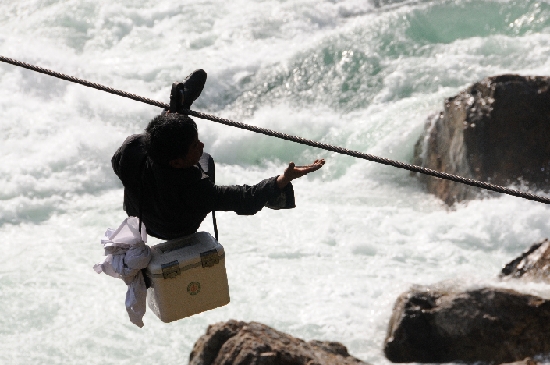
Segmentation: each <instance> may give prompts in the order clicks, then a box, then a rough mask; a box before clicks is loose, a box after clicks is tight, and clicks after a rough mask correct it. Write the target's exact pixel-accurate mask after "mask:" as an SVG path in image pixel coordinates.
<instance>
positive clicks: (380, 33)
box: [0, 0, 550, 364]
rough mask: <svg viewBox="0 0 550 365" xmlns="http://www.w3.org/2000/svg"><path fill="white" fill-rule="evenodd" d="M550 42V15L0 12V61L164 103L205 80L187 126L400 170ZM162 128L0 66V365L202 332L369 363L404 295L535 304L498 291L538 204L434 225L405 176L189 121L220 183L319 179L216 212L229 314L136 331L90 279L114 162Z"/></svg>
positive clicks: (452, 6) (158, 354)
mask: <svg viewBox="0 0 550 365" xmlns="http://www.w3.org/2000/svg"><path fill="white" fill-rule="evenodd" d="M549 34H550V4H549V3H548V2H547V1H486V0H477V1H459V0H455V1H382V0H378V1H372V2H367V1H356V0H347V1H326V2H320V1H308V0H297V1H292V2H288V1H233V2H217V1H203V2H193V3H190V2H188V3H185V4H177V3H175V2H171V1H165V0H158V1H150V0H142V1H128V0H125V1H118V2H116V3H115V2H111V1H104V0H98V1H76V0H74V1H71V0H68V1H61V0H50V1H38V0H36V1H26V0H19V1H9V0H8V1H4V2H2V4H0V54H1V55H3V56H5V57H11V58H15V59H18V60H21V61H25V62H28V63H31V64H36V65H39V66H42V67H46V68H51V69H54V70H56V71H59V72H63V73H66V74H70V75H74V76H77V77H80V78H84V79H87V80H90V81H94V82H98V83H101V84H105V85H108V86H111V87H114V88H117V89H122V90H126V91H129V92H132V93H135V94H139V95H142V96H146V97H149V98H152V99H155V100H159V101H164V102H167V101H168V95H169V92H170V85H171V83H172V82H173V81H175V80H178V79H182V78H183V77H185V76H186V75H187V74H189V73H190V72H191V71H192V70H194V69H196V68H204V69H205V70H206V71H207V72H208V81H207V84H206V87H205V90H204V92H203V94H202V95H201V98H200V99H199V100H198V101H197V102H196V103H195V104H194V109H195V110H198V111H203V112H207V113H212V114H215V115H218V116H220V117H224V118H230V119H233V120H236V121H241V122H244V123H247V124H251V125H257V126H261V127H265V128H270V129H274V130H277V131H281V132H285V133H290V134H294V135H299V136H302V137H304V138H309V139H314V140H318V141H322V142H325V143H330V144H335V145H339V146H343V147H346V148H349V149H353V150H358V151H361V152H366V153H371V154H375V155H378V156H382V157H387V158H391V159H396V160H400V161H404V162H409V161H410V159H411V157H412V151H413V146H414V143H415V142H416V140H417V138H418V137H419V136H420V134H421V132H422V129H423V125H424V122H425V120H426V118H427V116H428V115H430V114H431V113H434V112H438V111H439V110H441V109H442V107H443V100H444V98H445V97H449V96H452V95H454V94H456V93H457V92H458V91H460V90H462V89H464V88H465V87H467V86H468V85H470V84H471V83H473V82H476V81H478V80H481V79H483V78H484V77H487V76H490V75H496V74H502V73H518V74H523V75H548V74H550V61H549V57H548V56H549V55H550V37H549ZM158 112H159V110H158V108H156V107H152V106H147V105H145V104H140V103H138V102H134V101H131V100H126V99H123V98H121V97H118V96H113V95H110V94H107V93H104V92H100V91H96V90H92V89H89V88H85V87H83V86H80V85H76V84H70V83H67V82H65V81H61V80H56V79H53V78H51V77H48V76H44V75H41V74H37V73H33V72H31V71H27V70H23V69H20V68H16V67H14V66H11V65H8V64H0V118H1V119H0V120H1V121H0V156H2V162H3V163H2V164H0V237H2V238H3V243H2V248H3V249H2V257H3V265H2V267H1V268H0V308H1V310H0V314H1V315H0V363H6V364H42V363H48V364H68V363H88V364H114V363H116V364H151V363H152V364H155V363H164V362H172V361H178V362H183V363H185V362H186V361H187V360H186V359H187V358H188V356H189V352H190V350H191V348H192V346H193V343H194V342H195V340H196V339H197V338H198V337H199V336H200V335H201V334H202V333H204V331H205V330H206V327H207V325H208V324H210V323H214V322H217V321H224V320H228V319H230V318H233V319H238V320H245V321H251V320H254V321H260V322H263V323H266V324H268V325H271V326H274V327H275V328H277V329H279V330H282V331H285V332H288V333H290V334H292V335H294V336H296V337H301V338H304V339H306V340H310V339H319V340H331V341H340V342H342V343H343V344H344V345H346V346H347V347H348V349H349V351H350V352H351V353H352V354H353V355H355V356H357V357H359V358H361V359H363V360H365V361H368V362H370V363H373V364H386V363H388V361H387V360H386V359H385V358H384V356H383V353H382V348H383V341H384V336H385V331H386V326H387V323H388V319H389V316H390V313H391V307H392V305H393V303H394V301H395V299H396V298H397V296H398V295H399V294H401V293H402V292H403V291H405V290H407V289H408V288H409V287H410V286H411V285H413V284H434V283H441V282H442V284H441V285H446V286H451V287H456V288H463V287H464V288H467V287H472V286H480V285H500V286H507V287H514V288H515V289H517V290H521V291H525V292H529V293H534V294H538V295H543V296H545V297H550V290H549V289H548V287H547V286H545V285H542V284H525V283H523V284H510V283H504V284H503V283H498V282H496V280H495V278H496V276H497V274H498V272H499V270H500V268H501V267H502V266H503V265H504V264H505V263H507V262H508V261H509V260H511V259H512V258H514V257H515V256H517V255H518V254H519V253H520V252H522V251H523V250H524V249H526V248H527V247H528V246H529V245H531V244H532V243H534V242H537V241H539V240H540V239H542V238H545V237H549V236H550V229H549V228H548V224H547V222H548V217H549V214H548V208H547V207H546V206H545V205H543V204H540V203H535V202H529V201H524V200H521V199H518V198H514V197H509V196H502V197H498V198H494V199H487V200H482V201H474V202H470V203H469V204H463V205H459V206H457V207H456V208H455V209H452V210H449V209H447V208H446V207H445V206H444V205H443V204H442V203H441V202H440V201H438V200H437V199H435V198H434V197H432V196H431V195H429V194H427V193H425V191H424V189H423V187H422V186H421V185H420V184H418V183H417V182H416V180H415V179H414V178H411V177H410V176H409V173H408V172H406V171H401V170H398V169H395V168H391V167H386V166H380V165H377V164H374V163H371V162H367V161H358V160H355V159H353V158H351V157H346V156H341V155H336V154H334V153H330V152H326V151H321V150H317V149H313V148H309V147H304V146H302V145H297V144H294V143H291V142H285V141H281V140H278V139H274V138H271V137H267V136H261V135H257V134H254V133H251V132H247V131H242V130H237V129H233V128H230V127H226V126H223V125H218V124H215V123H212V122H209V121H204V120H197V122H198V124H199V134H200V137H201V140H202V141H203V142H204V143H205V145H206V147H205V148H206V150H207V151H209V152H210V153H211V154H212V155H213V156H214V158H215V159H216V161H217V180H218V183H220V184H238V183H240V184H243V183H247V184H252V183H255V182H257V181H259V180H261V179H263V178H265V177H270V176H273V175H277V174H279V173H281V172H282V171H283V169H284V167H285V165H286V164H287V163H288V161H291V160H292V161H295V162H296V163H297V164H305V163H308V162H310V161H312V160H313V159H315V158H317V157H323V158H325V159H326V160H327V164H326V166H325V167H324V168H323V169H322V170H321V171H319V172H317V173H315V174H312V175H310V176H308V177H307V178H304V179H301V180H298V181H296V183H295V192H296V200H297V208H296V209H294V210H292V211H269V210H267V209H266V210H264V211H262V212H261V213H259V214H257V215H255V216H251V217H243V216H237V215H235V214H233V213H219V214H218V215H217V216H218V225H219V229H220V242H221V243H222V244H223V245H224V247H225V249H226V252H227V264H226V265H227V270H228V277H229V284H230V293H231V303H230V304H229V305H228V306H226V307H223V308H220V309H216V310H213V311H209V312H207V313H203V314H200V315H196V316H193V317H191V318H188V319H184V320H181V321H178V322H175V323H171V324H163V323H162V322H160V321H159V320H158V319H157V318H156V317H155V316H154V315H153V314H152V313H150V312H148V313H147V314H146V316H145V318H144V321H145V327H144V328H143V329H139V328H137V327H135V326H134V325H132V324H131V323H130V322H129V320H128V318H127V315H126V312H125V309H124V304H123V302H124V295H125V285H124V284H123V283H122V281H116V280H114V279H112V278H108V277H105V276H103V275H97V274H96V273H95V272H94V271H93V270H92V266H93V264H94V263H96V262H97V261H99V260H100V258H101V256H102V253H103V252H102V249H101V245H100V244H99V242H100V241H99V240H100V237H101V236H102V234H103V232H104V231H105V229H106V228H108V227H116V226H117V225H118V224H119V223H120V222H121V221H122V220H123V219H124V217H125V215H124V213H123V211H122V188H121V185H120V182H119V181H118V179H117V178H116V176H115V175H114V174H113V173H112V171H111V167H110V158H111V156H112V154H113V152H114V151H115V150H116V148H117V147H118V146H119V145H120V144H121V143H122V141H123V140H124V138H125V137H126V136H127V135H129V134H132V133H137V132H139V131H141V130H142V129H143V128H144V127H145V125H146V124H147V122H148V121H149V120H150V119H151V118H152V117H153V116H155V115H156V113H158ZM203 229H204V230H208V231H212V226H211V223H210V220H209V219H207V220H206V221H205V223H204V225H203ZM155 242H156V241H155V240H150V241H149V243H155Z"/></svg>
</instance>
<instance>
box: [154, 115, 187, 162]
mask: <svg viewBox="0 0 550 365" xmlns="http://www.w3.org/2000/svg"><path fill="white" fill-rule="evenodd" d="M196 136H197V124H196V123H195V122H194V121H193V119H191V118H189V117H188V116H187V115H181V114H176V113H166V114H161V115H158V116H156V117H155V118H153V120H151V121H150V122H149V124H148V125H147V128H145V148H146V150H147V155H149V157H150V158H151V159H152V160H153V161H154V162H156V163H158V164H161V165H167V164H168V162H169V161H171V160H173V159H176V158H179V157H185V155H187V152H189V147H190V146H191V143H192V142H193V140H194V139H195V137H196Z"/></svg>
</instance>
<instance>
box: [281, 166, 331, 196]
mask: <svg viewBox="0 0 550 365" xmlns="http://www.w3.org/2000/svg"><path fill="white" fill-rule="evenodd" d="M324 164H325V160H324V159H319V160H315V161H314V162H313V163H312V164H311V165H307V166H296V165H294V162H291V163H289V164H288V167H287V168H286V169H285V172H284V173H283V174H282V175H279V177H277V186H278V187H279V189H281V190H282V189H284V187H285V186H287V185H288V183H289V182H291V181H292V180H294V179H297V178H299V177H302V176H304V175H307V174H309V173H310V172H313V171H317V170H319V169H320V168H321V167H322V166H323V165H324Z"/></svg>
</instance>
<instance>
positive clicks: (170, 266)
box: [160, 260, 181, 279]
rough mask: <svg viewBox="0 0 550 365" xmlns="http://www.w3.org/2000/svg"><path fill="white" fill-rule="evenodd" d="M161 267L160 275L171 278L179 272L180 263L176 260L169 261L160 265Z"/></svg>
mask: <svg viewBox="0 0 550 365" xmlns="http://www.w3.org/2000/svg"><path fill="white" fill-rule="evenodd" d="M160 267H161V269H162V277H163V278H165V279H172V278H175V277H176V276H178V275H179V274H181V270H180V264H179V262H178V260H175V261H172V262H169V263H167V264H162V265H160Z"/></svg>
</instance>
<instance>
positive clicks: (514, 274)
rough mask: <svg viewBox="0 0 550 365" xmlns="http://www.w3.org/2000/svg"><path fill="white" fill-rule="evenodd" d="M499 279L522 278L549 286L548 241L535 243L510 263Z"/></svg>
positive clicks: (549, 256) (549, 244)
mask: <svg viewBox="0 0 550 365" xmlns="http://www.w3.org/2000/svg"><path fill="white" fill-rule="evenodd" d="M500 277H501V278H523V279H526V280H530V281H543V282H546V283H548V284H550V241H548V239H546V240H544V241H542V242H540V243H535V244H534V245H532V246H531V247H530V248H529V249H528V250H527V251H525V252H524V253H523V254H522V255H521V256H519V257H517V258H516V259H514V260H512V261H510V262H509V263H508V264H507V265H506V266H504V268H503V269H502V271H501V273H500Z"/></svg>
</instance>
